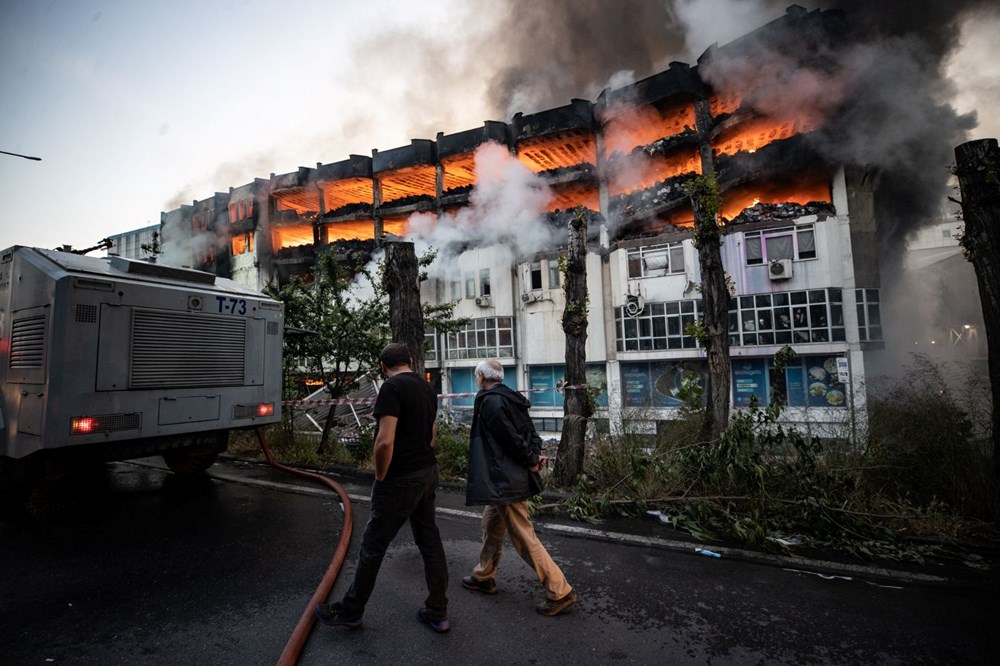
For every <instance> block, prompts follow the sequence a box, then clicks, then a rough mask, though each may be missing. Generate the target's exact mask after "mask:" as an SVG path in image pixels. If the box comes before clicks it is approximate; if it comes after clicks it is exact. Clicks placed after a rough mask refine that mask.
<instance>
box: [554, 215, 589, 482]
mask: <svg viewBox="0 0 1000 666" xmlns="http://www.w3.org/2000/svg"><path fill="white" fill-rule="evenodd" d="M587 220H588V216H587V212H586V211H585V210H584V209H583V208H580V207H577V209H576V210H575V211H574V212H573V218H572V219H571V220H570V222H569V230H568V235H569V244H568V245H569V247H568V251H567V257H566V271H565V272H566V275H565V278H566V280H565V290H566V309H565V310H564V311H563V320H562V328H563V332H564V333H565V334H566V384H567V386H568V387H569V388H567V389H566V390H565V399H564V401H563V428H562V436H561V437H560V439H559V450H558V455H557V456H556V466H555V469H554V470H553V472H552V473H553V477H554V478H555V481H556V483H557V484H559V485H560V486H564V487H566V486H572V485H574V484H576V480H577V477H578V476H579V475H580V472H582V471H583V454H584V448H585V437H586V434H587V419H588V418H589V417H590V401H589V399H588V397H587V387H586V386H585V385H586V383H587V308H588V302H587Z"/></svg>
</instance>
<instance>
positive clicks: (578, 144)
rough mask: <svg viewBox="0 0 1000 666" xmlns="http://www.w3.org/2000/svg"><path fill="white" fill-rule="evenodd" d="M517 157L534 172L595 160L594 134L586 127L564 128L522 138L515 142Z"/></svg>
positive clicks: (590, 162)
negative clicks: (529, 137)
mask: <svg viewBox="0 0 1000 666" xmlns="http://www.w3.org/2000/svg"><path fill="white" fill-rule="evenodd" d="M517 158H518V159H519V160H521V162H522V163H523V164H524V165H525V166H526V167H528V168H529V169H531V170H532V171H534V172H535V173H538V172H540V171H548V170H549V169H558V168H560V167H571V166H576V165H578V164H585V163H587V164H596V163H597V147H596V143H595V139H594V135H593V134H592V133H591V132H590V131H587V130H568V131H566V132H560V133H559V134H555V135H548V136H544V137H536V138H532V139H524V140H523V141H521V142H520V143H519V144H518V146H517Z"/></svg>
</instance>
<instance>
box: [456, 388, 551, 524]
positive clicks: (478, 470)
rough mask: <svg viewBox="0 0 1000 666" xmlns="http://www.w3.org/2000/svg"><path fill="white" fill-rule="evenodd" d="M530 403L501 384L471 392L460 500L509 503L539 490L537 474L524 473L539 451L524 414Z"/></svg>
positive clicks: (536, 440)
mask: <svg viewBox="0 0 1000 666" xmlns="http://www.w3.org/2000/svg"><path fill="white" fill-rule="evenodd" d="M530 405H531V403H529V402H528V399H527V398H525V397H524V396H523V395H521V394H520V393H517V392H516V391H513V390H511V389H509V388H508V387H507V386H505V385H503V384H496V385H494V386H492V387H491V388H488V389H485V390H482V391H480V392H479V393H478V394H476V402H475V408H474V410H473V413H472V431H471V434H470V442H469V482H468V485H467V486H466V489H465V503H466V504H468V505H475V504H513V503H514V502H520V501H523V500H526V499H528V498H529V497H532V496H534V495H537V494H538V493H540V492H542V480H541V477H539V476H538V473H537V472H531V471H529V469H530V468H531V467H534V466H535V465H537V464H538V457H539V455H540V454H541V450H542V439H541V437H539V436H538V433H537V432H535V427H534V425H533V424H532V423H531V417H530V416H529V415H528V407H529V406H530Z"/></svg>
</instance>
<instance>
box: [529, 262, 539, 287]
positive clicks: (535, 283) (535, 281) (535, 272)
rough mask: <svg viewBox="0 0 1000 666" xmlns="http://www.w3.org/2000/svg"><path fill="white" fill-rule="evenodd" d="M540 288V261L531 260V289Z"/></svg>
mask: <svg viewBox="0 0 1000 666" xmlns="http://www.w3.org/2000/svg"><path fill="white" fill-rule="evenodd" d="M541 288H542V262H540V261H533V262H531V290H532V291H539V290H540V289H541Z"/></svg>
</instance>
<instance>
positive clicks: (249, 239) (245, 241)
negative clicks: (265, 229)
mask: <svg viewBox="0 0 1000 666" xmlns="http://www.w3.org/2000/svg"><path fill="white" fill-rule="evenodd" d="M245 252H253V232H248V233H245V234H240V235H238V236H233V256H236V255H237V254H243V253H245Z"/></svg>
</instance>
